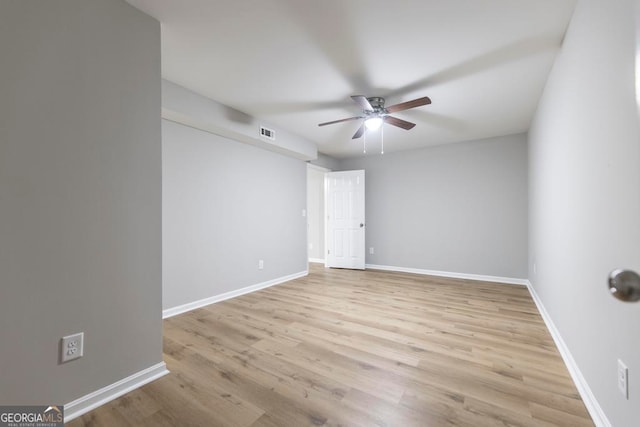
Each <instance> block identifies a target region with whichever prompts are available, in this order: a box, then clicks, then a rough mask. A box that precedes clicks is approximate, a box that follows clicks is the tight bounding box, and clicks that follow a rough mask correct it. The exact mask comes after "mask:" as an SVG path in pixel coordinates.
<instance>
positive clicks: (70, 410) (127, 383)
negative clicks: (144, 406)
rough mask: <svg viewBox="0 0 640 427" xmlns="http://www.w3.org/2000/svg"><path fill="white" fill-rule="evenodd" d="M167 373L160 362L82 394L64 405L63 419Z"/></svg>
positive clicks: (68, 418)
mask: <svg viewBox="0 0 640 427" xmlns="http://www.w3.org/2000/svg"><path fill="white" fill-rule="evenodd" d="M168 373H169V371H168V370H167V365H166V364H165V363H164V362H160V363H158V364H155V365H153V366H150V367H148V368H147V369H144V370H142V371H140V372H136V373H135V374H133V375H130V376H128V377H127V378H124V379H122V380H120V381H118V382H115V383H113V384H111V385H108V386H106V387H103V388H101V389H99V390H96V391H94V392H93V393H89V394H87V395H86V396H82V397H81V398H79V399H76V400H74V401H73V402H69V403H67V404H66V405H64V421H65V422H67V421H71V420H73V419H74V418H77V417H79V416H81V415H83V414H86V413H87V412H89V411H91V410H93V409H95V408H97V407H98V406H102V405H104V404H105V403H107V402H110V401H112V400H113V399H116V398H118V397H120V396H122V395H123V394H126V393H129V392H130V391H132V390H135V389H136V388H138V387H142V386H143V385H145V384H148V383H150V382H151V381H153V380H156V379H158V378H160V377H163V376H165V375H166V374H168Z"/></svg>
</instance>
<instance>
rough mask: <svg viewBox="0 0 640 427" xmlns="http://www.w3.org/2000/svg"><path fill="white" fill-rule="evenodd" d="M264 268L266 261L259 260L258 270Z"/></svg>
mask: <svg viewBox="0 0 640 427" xmlns="http://www.w3.org/2000/svg"><path fill="white" fill-rule="evenodd" d="M263 268H264V260H262V259H261V260H258V270H262V269H263Z"/></svg>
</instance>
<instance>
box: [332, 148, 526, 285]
mask: <svg viewBox="0 0 640 427" xmlns="http://www.w3.org/2000/svg"><path fill="white" fill-rule="evenodd" d="M390 143H391V142H390ZM340 168H341V169H342V170H349V169H364V170H365V171H366V215H367V235H366V245H367V258H366V262H367V263H368V264H378V265H387V266H394V267H405V268H416V269H426V270H439V271H447V272H455V273H466V274H479V275H490V276H499V277H509V278H526V277H527V147H526V136H525V135H511V136H505V137H499V138H491V139H485V140H480V141H470V142H464V143H459V144H453V145H442V146H436V147H432V148H425V149H421V150H411V151H401V152H396V153H388V154H384V155H379V154H375V155H371V156H369V157H366V158H359V159H347V160H343V161H342V162H341V163H340ZM370 247H374V250H375V253H374V254H373V255H371V254H369V248H370Z"/></svg>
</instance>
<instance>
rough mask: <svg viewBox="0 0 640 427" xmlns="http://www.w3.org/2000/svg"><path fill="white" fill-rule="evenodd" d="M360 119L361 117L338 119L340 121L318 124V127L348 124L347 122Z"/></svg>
mask: <svg viewBox="0 0 640 427" xmlns="http://www.w3.org/2000/svg"><path fill="white" fill-rule="evenodd" d="M361 118H362V117H349V118H348V119H340V120H334V121H332V122H325V123H320V124H319V125H318V126H326V125H332V124H334V123H342V122H348V121H351V120H358V119H361Z"/></svg>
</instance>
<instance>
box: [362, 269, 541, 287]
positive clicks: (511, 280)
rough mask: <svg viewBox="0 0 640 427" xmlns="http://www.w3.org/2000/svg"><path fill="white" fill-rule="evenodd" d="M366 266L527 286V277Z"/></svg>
mask: <svg viewBox="0 0 640 427" xmlns="http://www.w3.org/2000/svg"><path fill="white" fill-rule="evenodd" d="M365 267H366V268H370V269H373V270H385V271H399V272H402V273H413V274H424V275H427V276H438V277H450V278H452V279H466V280H479V281H483V282H495V283H506V284H509V285H521V286H527V283H528V282H529V281H528V280H527V279H517V278H513V277H500V276H484V275H480V274H467V273H452V272H450V271H438V270H423V269H420V268H408V267H394V266H390V265H376V264H366V266H365Z"/></svg>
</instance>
